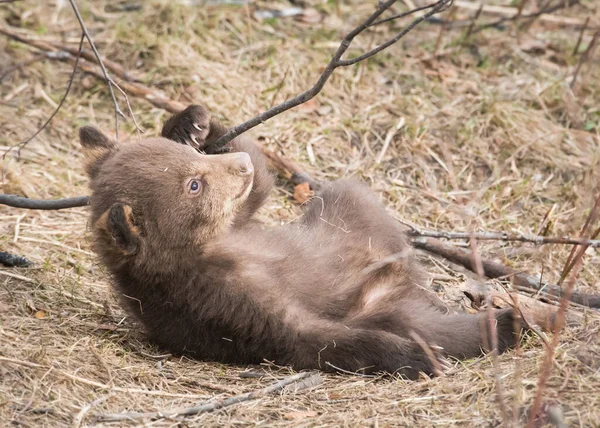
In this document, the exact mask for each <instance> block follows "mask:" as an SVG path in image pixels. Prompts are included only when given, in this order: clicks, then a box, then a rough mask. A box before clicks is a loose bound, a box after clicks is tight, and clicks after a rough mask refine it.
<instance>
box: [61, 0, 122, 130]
mask: <svg viewBox="0 0 600 428" xmlns="http://www.w3.org/2000/svg"><path fill="white" fill-rule="evenodd" d="M69 3H71V7H72V8H73V12H75V16H77V20H78V21H79V26H80V27H81V31H83V34H84V35H85V38H86V39H87V41H88V43H89V44H90V46H91V48H92V51H94V55H95V56H96V59H97V60H98V64H99V65H100V68H101V69H102V74H104V79H105V80H106V83H107V84H108V90H109V92H110V96H111V97H112V100H113V103H114V105H115V138H116V139H117V140H118V139H119V115H120V116H123V117H126V116H125V114H124V113H123V112H122V111H121V108H120V107H119V103H118V102H117V98H116V97H115V91H114V90H113V86H115V87H117V86H119V85H117V84H116V83H115V82H114V81H113V80H112V79H111V77H110V75H109V74H108V71H107V70H106V67H105V66H104V63H103V62H102V58H100V53H98V49H96V45H95V44H94V41H93V40H92V37H91V36H90V33H89V32H88V30H87V27H86V26H85V23H84V22H83V18H82V17H81V14H80V13H79V9H78V8H77V4H76V3H75V0H69Z"/></svg>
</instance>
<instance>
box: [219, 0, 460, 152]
mask: <svg viewBox="0 0 600 428" xmlns="http://www.w3.org/2000/svg"><path fill="white" fill-rule="evenodd" d="M452 1H453V0H439V1H438V2H437V3H435V5H434V6H433V9H432V10H430V11H429V12H428V13H426V14H425V15H423V16H421V17H419V18H417V19H415V20H414V21H413V22H412V23H411V24H410V25H409V26H408V27H406V28H405V29H404V30H403V31H401V32H400V33H398V34H397V35H396V36H395V37H394V38H392V39H391V40H388V41H387V42H385V43H383V44H381V45H379V46H378V47H376V48H375V49H373V50H371V51H369V52H367V53H365V54H363V55H361V56H359V57H357V58H353V59H350V60H342V59H341V58H342V56H343V55H344V53H345V52H346V51H347V50H348V48H349V47H350V44H351V43H352V41H353V40H354V38H355V37H356V36H358V35H359V34H360V33H362V32H363V31H364V30H366V29H367V28H369V27H370V26H371V25H373V24H374V23H375V22H377V19H378V18H379V17H380V16H381V14H383V12H385V11H386V10H387V9H389V8H390V7H391V6H392V5H393V4H394V3H395V2H396V0H389V1H387V2H382V3H380V4H379V6H378V8H377V10H375V12H373V14H371V16H369V17H368V18H367V19H366V20H365V21H364V22H363V23H362V24H360V25H359V26H358V27H356V28H355V29H354V30H352V31H350V32H349V33H348V34H347V35H346V37H344V39H343V40H342V42H341V43H340V45H339V47H338V48H337V50H336V51H335V53H334V55H333V57H332V58H331V60H330V61H329V63H328V64H327V66H326V67H325V70H324V71H323V73H321V76H319V79H318V80H317V82H316V83H315V84H314V86H313V87H312V88H310V89H309V90H307V91H305V92H303V93H301V94H300V95H297V96H296V97H294V98H291V99H289V100H287V101H284V102H283V103H281V104H278V105H276V106H275V107H272V108H270V109H269V110H267V111H265V112H263V113H261V114H259V115H258V116H255V117H253V118H252V119H250V120H248V121H246V122H244V123H242V124H240V125H237V126H234V127H232V128H230V129H229V131H227V132H226V133H225V134H224V135H223V136H222V137H221V138H219V139H217V140H216V141H215V142H214V143H213V146H214V147H223V146H224V145H226V144H227V143H229V142H230V141H231V140H233V139H234V138H235V137H237V136H238V135H241V134H242V133H244V132H246V131H248V130H249V129H252V128H254V127H255V126H257V125H259V124H261V123H264V122H266V121H267V120H269V119H271V118H272V117H274V116H277V115H278V114H280V113H283V112H284V111H286V110H289V109H291V108H294V107H296V106H298V105H300V104H303V103H305V102H307V101H308V100H310V99H312V98H314V97H315V96H316V95H317V94H318V93H319V92H321V90H322V89H323V86H325V83H326V82H327V80H328V79H329V77H331V75H332V74H333V72H334V70H335V69H336V68H338V67H346V66H349V65H353V64H356V63H357V62H359V61H362V60H364V59H367V58H369V57H372V56H373V55H375V54H377V53H378V52H381V51H382V50H384V49H386V48H388V47H389V46H391V45H393V44H394V43H396V42H397V41H398V40H400V39H401V38H402V37H404V36H405V35H406V34H407V33H408V32H409V31H411V30H412V29H413V28H414V27H415V26H417V25H418V24H420V23H421V22H423V21H424V20H425V19H427V18H428V17H430V16H432V15H433V14H435V13H438V12H441V11H442V10H443V9H444V8H445V7H446V6H448V5H449V4H451V3H452Z"/></svg>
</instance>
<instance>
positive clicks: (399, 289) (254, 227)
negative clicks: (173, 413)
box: [80, 105, 518, 379]
mask: <svg viewBox="0 0 600 428" xmlns="http://www.w3.org/2000/svg"><path fill="white" fill-rule="evenodd" d="M225 132H226V128H225V127H224V126H222V125H221V124H220V123H219V122H218V121H217V120H215V119H214V118H211V116H210V114H209V113H208V112H207V111H206V109H205V108H203V107H202V106H198V105H193V106H190V107H188V108H187V109H186V110H184V111H182V112H180V113H178V114H175V115H174V116H173V117H171V118H170V119H169V120H168V121H167V123H166V124H165V126H164V129H163V131H162V137H157V138H147V139H143V140H141V141H130V142H125V143H120V144H117V143H116V142H115V141H113V140H111V139H110V138H108V137H107V136H105V135H104V134H103V133H102V132H100V131H99V130H97V129H96V128H93V127H83V128H81V129H80V141H81V145H82V148H83V152H84V154H85V157H86V161H85V167H86V172H87V174H88V176H89V179H90V188H91V191H92V195H91V199H90V206H91V225H92V230H93V234H94V245H93V246H94V251H95V252H96V253H97V254H98V255H99V257H100V259H101V262H102V263H103V264H104V265H105V266H106V267H107V268H108V269H109V271H110V273H111V274H112V276H113V278H114V284H115V286H116V290H117V292H118V295H119V296H120V299H121V302H122V304H123V305H124V307H126V308H127V309H128V310H129V311H130V313H132V314H133V315H134V316H135V318H137V320H139V322H140V323H141V324H142V325H143V327H144V329H145V332H146V334H147V335H148V337H149V338H150V339H151V340H152V341H153V342H155V343H156V344H158V345H159V346H162V347H164V348H166V349H168V350H170V351H171V352H173V353H176V354H185V355H188V356H191V357H195V358H197V359H201V360H205V361H220V362H225V363H232V364H259V363H261V362H263V361H264V360H268V361H271V362H274V363H276V364H279V365H291V366H293V367H294V368H295V369H314V368H317V369H322V370H327V371H339V370H342V371H351V372H360V373H375V372H387V373H392V374H393V373H395V374H399V375H402V376H405V377H407V378H410V379H416V378H418V376H419V372H423V373H425V374H427V375H438V374H440V373H441V372H442V371H443V370H444V369H445V368H446V366H447V361H446V358H447V357H455V358H471V357H476V356H479V355H481V353H482V351H483V350H489V349H490V346H489V344H488V343H489V341H488V337H489V336H490V335H489V331H488V330H489V329H488V323H487V322H486V314H484V313H481V314H476V315H468V314H458V315H446V314H445V313H444V312H443V311H442V310H441V309H440V307H439V306H440V305H439V300H436V298H435V296H433V295H432V293H430V292H428V291H426V290H425V282H426V281H425V279H426V277H425V274H424V272H423V271H422V270H421V268H420V266H419V264H418V263H417V261H416V259H415V256H414V255H413V252H412V249H411V246H410V244H409V243H408V241H407V239H406V237H405V235H404V233H403V229H402V228H401V227H400V225H399V224H398V223H397V221H396V220H394V219H393V218H391V217H390V216H389V215H388V214H387V213H386V211H385V209H384V207H383V205H382V204H381V203H380V202H379V200H378V198H377V197H376V195H375V194H374V193H373V192H372V191H371V190H369V189H368V188H367V187H366V186H364V185H363V184H361V183H360V182H358V181H355V180H347V179H344V180H339V181H334V182H326V183H321V185H320V186H319V189H318V192H317V194H316V195H315V197H313V198H312V199H311V200H309V201H308V202H307V203H306V204H305V205H304V211H303V215H302V216H301V217H300V218H298V219H297V220H296V221H294V222H292V223H290V224H287V225H283V226H277V227H266V226H263V225H261V224H260V223H259V222H258V221H257V220H255V219H254V218H253V216H254V214H255V213H256V211H257V210H258V209H259V208H260V207H261V206H262V205H263V203H264V202H265V200H266V198H267V196H268V194H269V192H270V191H271V188H272V186H273V183H274V180H273V177H272V175H271V174H270V173H269V171H268V170H267V164H266V160H265V157H264V156H263V154H262V152H261V151H260V149H259V148H258V147H257V146H255V145H254V143H253V142H252V141H251V140H249V139H248V138H247V137H245V136H240V137H237V138H236V139H234V140H233V141H232V142H231V143H229V144H228V146H227V147H226V148H225V149H216V148H214V147H212V142H214V141H215V140H216V139H217V138H218V137H219V136H221V135H223V134H224V133H225ZM177 143H181V144H177ZM495 318H496V320H495V321H496V322H495V330H496V332H497V335H498V351H499V352H502V351H504V350H505V349H507V348H508V347H510V346H512V345H513V344H514V343H515V341H516V340H517V338H518V335H517V334H516V333H515V332H514V320H513V311H512V309H504V310H498V311H496V312H495Z"/></svg>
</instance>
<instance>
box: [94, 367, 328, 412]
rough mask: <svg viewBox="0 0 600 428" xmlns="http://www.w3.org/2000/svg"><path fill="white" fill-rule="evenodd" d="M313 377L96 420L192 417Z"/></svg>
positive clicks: (292, 378) (306, 374) (296, 377)
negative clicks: (177, 406)
mask: <svg viewBox="0 0 600 428" xmlns="http://www.w3.org/2000/svg"><path fill="white" fill-rule="evenodd" d="M313 376H319V374H318V373H317V372H304V373H298V374H295V375H293V376H289V377H286V378H284V379H281V380H280V381H278V382H275V383H274V384H272V385H269V386H267V387H266V388H263V389H259V390H257V391H252V392H247V393H245V394H240V395H234V396H233V397H229V398H225V399H221V400H210V401H205V402H203V403H200V404H198V405H196V406H194V407H189V408H180V409H175V410H164V411H160V412H148V413H136V412H128V413H112V414H104V415H100V416H98V420H99V421H101V422H120V421H133V420H136V419H162V418H172V417H176V416H193V415H197V414H199V413H206V412H212V411H214V410H218V409H222V408H223V407H228V406H231V405H233V404H238V403H243V402H244V401H250V400H256V399H257V398H260V397H263V396H265V395H269V394H273V393H275V392H278V391H281V390H282V389H284V388H285V387H286V386H288V385H291V384H294V383H296V382H298V381H300V380H303V379H308V378H311V377H313Z"/></svg>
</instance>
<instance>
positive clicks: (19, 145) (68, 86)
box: [2, 33, 84, 159]
mask: <svg viewBox="0 0 600 428" xmlns="http://www.w3.org/2000/svg"><path fill="white" fill-rule="evenodd" d="M83 40H84V34H83V33H82V34H81V40H79V50H78V51H77V52H78V54H77V56H75V64H74V65H73V71H72V72H71V76H70V77H69V82H68V83H67V89H66V90H65V93H64V94H63V96H62V98H61V99H60V102H59V103H58V105H57V106H56V108H55V109H54V111H53V112H52V114H51V115H50V117H49V118H48V119H47V120H46V122H44V124H43V125H42V126H41V127H40V128H39V129H38V130H37V131H35V133H34V134H33V135H32V136H31V137H29V138H27V139H26V140H25V141H22V142H20V143H19V144H17V145H16V146H12V147H10V148H9V149H8V150H6V151H5V152H4V154H3V155H2V159H4V158H6V155H7V154H8V153H9V152H10V151H11V150H12V149H14V148H15V147H18V149H17V155H18V156H20V155H21V150H23V148H24V147H25V146H26V145H27V144H29V142H30V141H31V140H33V139H34V138H35V137H37V136H38V135H39V134H40V132H42V131H43V130H44V129H46V126H48V124H49V123H50V122H51V121H52V119H54V116H56V114H57V113H58V112H59V111H60V109H61V108H62V106H63V104H64V102H65V100H66V99H67V96H68V95H69V91H71V86H72V85H73V79H75V73H76V72H77V65H78V64H79V53H80V52H81V48H82V47H83Z"/></svg>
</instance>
